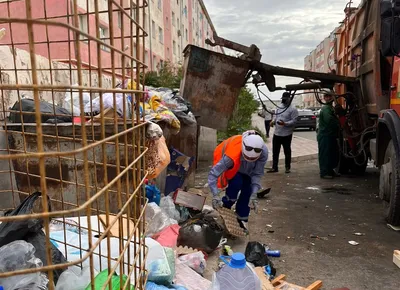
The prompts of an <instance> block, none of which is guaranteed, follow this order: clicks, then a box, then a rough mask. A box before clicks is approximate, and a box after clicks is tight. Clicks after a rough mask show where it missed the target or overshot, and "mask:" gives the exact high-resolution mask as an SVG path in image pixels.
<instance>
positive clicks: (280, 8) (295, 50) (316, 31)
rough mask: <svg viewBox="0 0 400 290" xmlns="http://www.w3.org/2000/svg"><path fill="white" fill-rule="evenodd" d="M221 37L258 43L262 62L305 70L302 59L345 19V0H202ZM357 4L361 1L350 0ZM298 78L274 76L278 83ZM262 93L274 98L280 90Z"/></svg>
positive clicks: (295, 80) (241, 41)
mask: <svg viewBox="0 0 400 290" xmlns="http://www.w3.org/2000/svg"><path fill="white" fill-rule="evenodd" d="M203 1H204V3H205V5H206V7H207V11H208V13H209V14H210V17H211V20H212V22H213V24H214V26H215V29H216V30H217V33H218V35H219V36H220V37H223V38H226V39H229V40H232V41H235V42H238V43H240V44H243V45H246V46H249V45H251V44H255V45H257V46H258V47H259V48H260V50H261V54H262V59H261V61H262V62H264V63H268V64H271V65H278V66H284V67H290V68H296V69H304V58H305V57H306V56H307V55H308V54H309V53H310V52H311V51H312V50H313V49H315V47H316V46H317V45H318V44H319V43H320V42H321V41H322V40H323V39H324V38H325V37H327V36H329V34H330V32H331V31H332V30H333V29H334V28H335V27H337V26H339V22H340V21H342V20H343V19H344V16H345V15H344V12H343V10H344V8H345V6H346V4H347V3H348V0H328V1H327V0H313V1H310V0H252V1H249V0H247V1H246V0H203ZM353 3H354V4H353V5H352V6H353V7H356V6H357V5H358V4H359V3H360V0H355V1H353ZM299 81H300V80H299V79H291V78H285V77H279V78H277V85H278V86H282V85H285V84H289V83H291V84H293V83H298V82H299ZM264 92H265V93H266V94H267V95H268V96H269V97H272V98H273V99H278V98H280V96H281V94H282V92H274V93H270V92H268V90H267V89H265V90H264Z"/></svg>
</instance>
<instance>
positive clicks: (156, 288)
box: [145, 281, 188, 290]
mask: <svg viewBox="0 0 400 290" xmlns="http://www.w3.org/2000/svg"><path fill="white" fill-rule="evenodd" d="M145 289H146V290H169V289H175V290H188V289H187V288H185V287H183V286H178V285H171V286H170V287H166V286H163V285H157V284H156V283H153V282H150V281H149V282H147V283H146V288H145Z"/></svg>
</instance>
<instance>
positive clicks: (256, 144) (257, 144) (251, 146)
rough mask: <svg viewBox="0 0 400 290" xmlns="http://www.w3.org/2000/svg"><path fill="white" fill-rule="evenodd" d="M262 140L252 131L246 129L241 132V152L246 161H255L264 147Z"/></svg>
mask: <svg viewBox="0 0 400 290" xmlns="http://www.w3.org/2000/svg"><path fill="white" fill-rule="evenodd" d="M264 145H265V143H264V140H263V139H262V138H261V136H260V135H257V134H256V133H255V132H254V131H250V132H249V131H247V132H245V133H244V134H243V139H242V153H243V156H244V158H245V159H246V160H247V161H256V160H257V159H258V158H259V157H260V155H261V153H262V151H263V147H264Z"/></svg>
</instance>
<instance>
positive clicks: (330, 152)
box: [317, 95, 340, 179]
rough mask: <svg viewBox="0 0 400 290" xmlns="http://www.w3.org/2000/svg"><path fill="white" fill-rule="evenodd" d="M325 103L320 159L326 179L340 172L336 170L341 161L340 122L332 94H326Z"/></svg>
mask: <svg viewBox="0 0 400 290" xmlns="http://www.w3.org/2000/svg"><path fill="white" fill-rule="evenodd" d="M324 101H325V105H324V106H323V107H322V109H321V112H320V115H319V131H318V136H317V141H318V160H319V170H320V176H321V178H324V179H332V178H333V177H335V176H338V174H337V173H336V172H335V171H334V169H335V168H336V167H337V165H338V162H339V147H338V143H337V138H338V136H339V130H340V123H339V119H338V118H337V116H336V115H335V112H334V109H333V106H332V103H333V97H332V96H331V95H325V96H324Z"/></svg>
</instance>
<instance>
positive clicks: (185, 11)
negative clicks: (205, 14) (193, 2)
mask: <svg viewBox="0 0 400 290" xmlns="http://www.w3.org/2000/svg"><path fill="white" fill-rule="evenodd" d="M183 14H185V17H186V19H187V15H188V13H187V6H186V5H185V8H184V9H183Z"/></svg>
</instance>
